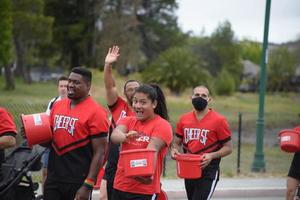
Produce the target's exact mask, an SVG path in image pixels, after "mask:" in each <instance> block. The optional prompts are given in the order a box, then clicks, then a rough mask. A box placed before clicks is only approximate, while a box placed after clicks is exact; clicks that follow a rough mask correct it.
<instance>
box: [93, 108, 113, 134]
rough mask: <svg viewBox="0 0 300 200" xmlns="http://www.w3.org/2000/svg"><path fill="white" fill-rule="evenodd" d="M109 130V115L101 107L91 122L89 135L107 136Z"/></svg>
mask: <svg viewBox="0 0 300 200" xmlns="http://www.w3.org/2000/svg"><path fill="white" fill-rule="evenodd" d="M108 129H109V122H108V114H107V112H106V111H105V110H104V109H103V108H101V107H99V108H98V109H97V110H96V112H94V114H93V115H92V117H91V118H90V120H89V133H90V135H99V134H107V133H108Z"/></svg>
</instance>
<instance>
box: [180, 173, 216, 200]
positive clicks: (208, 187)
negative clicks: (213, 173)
mask: <svg viewBox="0 0 300 200" xmlns="http://www.w3.org/2000/svg"><path fill="white" fill-rule="evenodd" d="M217 182H218V180H217V179H210V178H199V179H185V181H184V183H185V189H186V194H187V197H188V200H207V199H210V198H211V196H212V194H213V192H214V190H215V188H216V185H217Z"/></svg>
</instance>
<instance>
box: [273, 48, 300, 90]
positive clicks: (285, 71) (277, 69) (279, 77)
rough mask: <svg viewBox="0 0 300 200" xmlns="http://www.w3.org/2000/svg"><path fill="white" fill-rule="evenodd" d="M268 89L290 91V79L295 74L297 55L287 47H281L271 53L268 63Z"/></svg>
mask: <svg viewBox="0 0 300 200" xmlns="http://www.w3.org/2000/svg"><path fill="white" fill-rule="evenodd" d="M268 67H269V68H268V70H269V71H268V89H269V90H271V91H288V90H289V81H290V80H291V78H292V77H293V76H294V74H295V67H296V62H295V57H294V55H293V54H291V53H290V52H289V51H288V49H287V48H285V47H279V48H278V49H275V50H274V51H272V52H271V53H270V63H269V65H268Z"/></svg>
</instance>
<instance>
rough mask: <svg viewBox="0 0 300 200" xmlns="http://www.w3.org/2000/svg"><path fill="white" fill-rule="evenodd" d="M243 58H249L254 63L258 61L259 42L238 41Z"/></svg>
mask: <svg viewBox="0 0 300 200" xmlns="http://www.w3.org/2000/svg"><path fill="white" fill-rule="evenodd" d="M240 47H241V50H242V55H241V56H242V58H243V60H250V61H251V62H253V63H255V64H259V63H260V59H261V44H260V43H258V42H253V41H250V40H243V41H241V42H240Z"/></svg>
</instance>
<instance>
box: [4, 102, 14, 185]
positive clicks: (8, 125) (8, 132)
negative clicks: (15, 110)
mask: <svg viewBox="0 0 300 200" xmlns="http://www.w3.org/2000/svg"><path fill="white" fill-rule="evenodd" d="M16 134H17V131H16V125H15V123H14V121H13V117H12V116H11V114H10V113H9V112H7V111H6V110H5V108H2V107H0V182H1V181H2V178H3V177H2V171H1V165H2V162H3V161H4V157H5V156H4V155H5V154H4V150H5V149H7V148H10V147H14V146H15V145H16Z"/></svg>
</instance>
